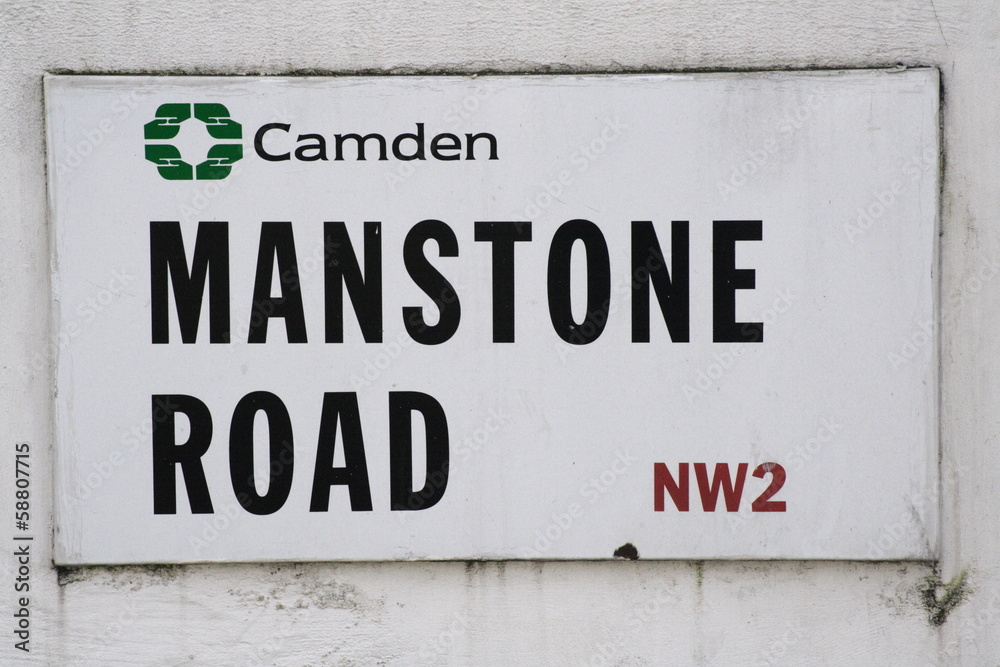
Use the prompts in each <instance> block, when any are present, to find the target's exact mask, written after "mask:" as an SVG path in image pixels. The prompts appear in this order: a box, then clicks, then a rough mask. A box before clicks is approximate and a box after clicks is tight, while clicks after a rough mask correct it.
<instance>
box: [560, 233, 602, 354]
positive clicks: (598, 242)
mask: <svg viewBox="0 0 1000 667" xmlns="http://www.w3.org/2000/svg"><path fill="white" fill-rule="evenodd" d="M577 241H582V242H583V246H584V249H585V250H586V253H587V314H586V316H585V317H584V319H583V321H582V322H580V323H579V324H577V322H576V320H574V319H573V309H572V303H571V300H570V258H571V257H572V252H573V245H574V244H575V243H576V242H577ZM548 294H549V317H550V318H551V319H552V327H553V328H554V329H555V331H556V334H558V335H559V337H560V338H562V339H563V340H564V341H566V342H567V343H570V344H572V345H587V344H588V343H593V342H594V341H595V340H597V339H598V338H599V337H600V335H601V333H603V332H604V327H605V325H606V324H607V322H608V312H609V309H610V307H611V259H610V257H609V256H608V244H607V242H606V241H605V240H604V235H603V234H601V230H600V229H599V228H598V227H597V225H595V224H594V223H592V222H590V221H589V220H579V219H578V220H570V221H569V222H566V223H564V224H563V225H562V226H561V227H560V228H559V229H557V230H556V233H555V235H554V236H553V237H552V246H551V247H550V248H549V270H548Z"/></svg>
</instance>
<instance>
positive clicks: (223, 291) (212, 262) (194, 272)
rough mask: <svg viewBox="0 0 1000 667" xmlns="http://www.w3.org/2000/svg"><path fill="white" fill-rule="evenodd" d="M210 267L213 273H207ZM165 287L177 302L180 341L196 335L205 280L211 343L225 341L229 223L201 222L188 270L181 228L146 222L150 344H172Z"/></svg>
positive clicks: (175, 224)
mask: <svg viewBox="0 0 1000 667" xmlns="http://www.w3.org/2000/svg"><path fill="white" fill-rule="evenodd" d="M209 267H211V274H209ZM168 274H169V279H170V280H169V282H170V284H172V285H173V289H174V300H175V301H176V303H177V323H178V325H179V327H180V330H181V340H182V341H183V342H185V343H193V342H195V339H196V338H197V336H198V321H199V319H200V318H201V303H202V298H203V296H204V293H205V281H206V279H208V324H209V341H210V342H212V343H228V342H229V223H227V222H199V223H198V236H197V238H196V239H195V244H194V259H193V260H192V262H191V270H190V271H188V266H187V259H186V256H185V254H184V238H183V237H182V236H181V224H180V223H179V222H176V221H170V222H150V223H149V276H150V312H151V320H152V334H153V343H169V342H170V314H169V309H168V301H169V294H168V292H169V285H168Z"/></svg>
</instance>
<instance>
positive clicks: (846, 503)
mask: <svg viewBox="0 0 1000 667" xmlns="http://www.w3.org/2000/svg"><path fill="white" fill-rule="evenodd" d="M938 99H939V87H938V77H937V72H936V70H931V69H918V70H902V71H895V70H893V71H851V72H794V73H788V72H768V73H756V74H754V73H724V74H683V75H681V74H677V75H667V74H651V75H613V76H612V75H587V76H568V75H557V76H482V77H458V76H449V77H443V76H442V77H434V76H406V77H390V76H383V77H347V76H345V77H320V78H316V77H302V78H268V77H131V76H123V77H95V76H50V77H47V78H46V82H45V100H46V106H47V122H48V147H49V179H50V205H51V217H52V229H53V236H52V238H53V304H54V306H53V340H52V346H53V351H54V353H55V357H56V366H55V368H56V376H55V378H56V379H55V381H56V392H57V393H56V399H55V406H56V428H55V434H56V443H55V448H56V463H57V467H56V479H55V499H56V535H55V542H56V549H55V560H56V562H57V563H59V564H89V563H156V562H159V563H179V562H195V561H273V560H297V561H309V560H409V559H479V558H490V559H512V558H531V559H567V558H572V559H595V558H613V557H616V556H617V557H626V558H636V557H638V558H693V559H705V558H796V559H802V558H822V559H878V560H882V559H929V558H933V557H934V556H935V554H936V551H937V533H938V525H937V506H938V498H937V476H938V473H937V419H938V415H937V341H938V335H937V324H936V322H937V315H936V313H937V304H936V290H937V281H938V278H937V260H936V235H937V211H938V178H939V176H938V159H939V158H938V156H939V148H938Z"/></svg>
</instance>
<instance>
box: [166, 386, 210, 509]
mask: <svg viewBox="0 0 1000 667" xmlns="http://www.w3.org/2000/svg"><path fill="white" fill-rule="evenodd" d="M178 412H180V413H182V414H184V415H186V416H187V418H188V421H189V422H190V424H191V429H190V430H191V433H190V435H189V436H188V439H187V442H185V443H184V444H182V445H178V444H177V434H176V430H175V428H174V415H175V414H176V413H178ZM152 414H153V435H152V440H153V514H177V476H176V475H177V469H176V466H177V465H178V464H179V465H180V467H181V472H182V473H183V474H184V485H185V487H186V488H187V495H188V501H189V502H190V503H191V513H192V514H211V513H212V498H211V496H210V495H209V493H208V482H207V481H206V480H205V469H204V468H203V467H202V465H201V457H202V456H204V455H205V452H207V451H208V446H209V445H210V444H212V415H211V413H210V412H209V411H208V406H206V405H205V404H204V403H202V402H201V401H199V400H198V399H197V398H195V397H193V396H184V395H183V394H154V395H153V397H152Z"/></svg>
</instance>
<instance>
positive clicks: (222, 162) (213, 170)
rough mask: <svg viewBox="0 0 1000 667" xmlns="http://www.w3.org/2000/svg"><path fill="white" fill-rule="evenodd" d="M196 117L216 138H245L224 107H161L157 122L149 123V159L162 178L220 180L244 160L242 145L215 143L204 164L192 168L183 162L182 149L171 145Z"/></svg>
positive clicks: (171, 179)
mask: <svg viewBox="0 0 1000 667" xmlns="http://www.w3.org/2000/svg"><path fill="white" fill-rule="evenodd" d="M192 107H193V108H194V117H195V118H197V119H198V120H200V121H201V122H203V123H204V124H205V129H206V130H208V134H209V136H211V137H212V138H213V139H242V138H243V126H242V125H240V124H239V123H237V122H236V121H235V120H233V119H232V118H230V117H229V109H227V108H226V107H225V106H224V105H222V104H161V105H160V107H159V108H158V109H157V110H156V119H155V120H153V121H151V122H149V123H146V125H145V136H146V142H147V143H146V159H147V160H149V161H150V162H152V163H153V164H155V165H156V169H157V171H159V172H160V176H162V177H163V178H165V179H167V180H168V181H190V180H194V179H196V178H197V179H198V180H199V181H218V180H220V179H223V178H225V177H226V176H228V175H229V172H230V171H232V170H233V165H234V164H236V162H237V161H239V160H240V159H241V158H242V157H243V144H233V143H222V144H215V145H214V146H212V147H211V148H210V149H209V150H208V155H207V156H206V157H207V158H208V159H206V160H205V161H204V162H201V163H199V164H197V165H194V166H193V167H192V165H191V164H190V163H188V162H185V161H184V158H183V157H182V156H181V152H180V150H179V149H178V148H177V147H176V146H173V145H171V144H168V143H148V142H151V141H153V142H161V141H166V140H169V139H173V138H174V137H176V136H177V134H178V133H179V132H180V131H181V123H183V122H184V121H186V120H189V119H190V118H191V115H192V113H191V110H192Z"/></svg>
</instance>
